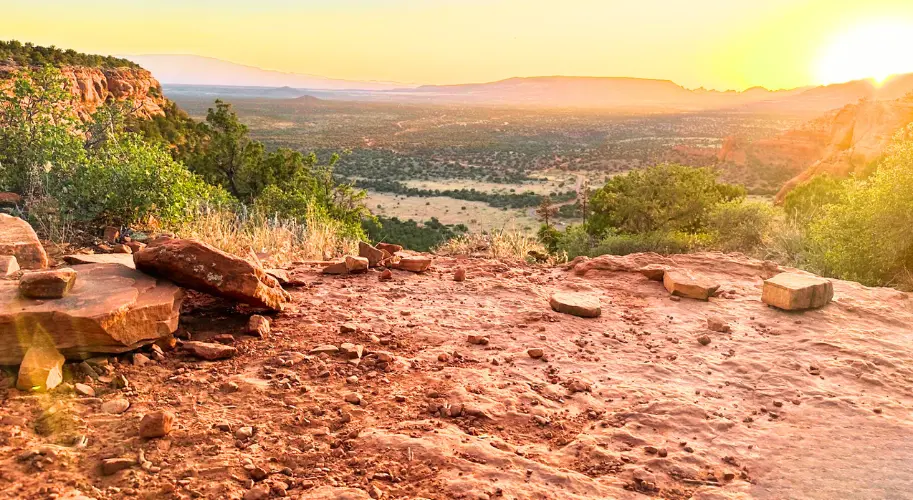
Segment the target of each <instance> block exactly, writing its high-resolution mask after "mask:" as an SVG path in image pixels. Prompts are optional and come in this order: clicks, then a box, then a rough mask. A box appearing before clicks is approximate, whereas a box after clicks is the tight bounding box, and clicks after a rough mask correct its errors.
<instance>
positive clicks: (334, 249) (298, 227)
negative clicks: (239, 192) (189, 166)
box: [174, 210, 358, 266]
mask: <svg viewBox="0 0 913 500" xmlns="http://www.w3.org/2000/svg"><path fill="white" fill-rule="evenodd" d="M174 232H175V234H177V235H178V236H180V237H182V238H194V239H198V240H200V241H203V242H206V243H208V244H210V245H212V246H214V247H216V248H218V249H220V250H222V251H225V252H228V253H231V254H234V255H239V256H242V257H245V256H247V255H248V253H249V250H251V249H252V250H254V251H255V252H257V253H261V254H266V255H267V257H265V258H264V259H263V260H264V263H265V264H268V265H270V266H284V265H287V264H289V263H291V262H293V261H301V260H327V259H332V258H334V257H338V256H340V255H344V254H351V253H353V252H357V248H358V241H357V240H354V239H349V238H345V237H343V236H342V230H341V227H340V226H339V224H338V223H336V222H334V221H327V220H325V219H323V218H319V217H317V216H316V215H314V214H312V213H309V214H308V217H307V219H306V221H305V223H303V224H302V223H299V222H296V221H291V220H282V219H277V218H271V217H266V216H264V215H262V214H260V213H256V212H254V213H234V212H231V211H227V210H203V211H201V212H200V213H198V214H197V215H196V216H195V217H193V218H192V219H190V220H188V221H186V222H184V223H183V224H181V225H180V226H178V227H176V228H174Z"/></svg>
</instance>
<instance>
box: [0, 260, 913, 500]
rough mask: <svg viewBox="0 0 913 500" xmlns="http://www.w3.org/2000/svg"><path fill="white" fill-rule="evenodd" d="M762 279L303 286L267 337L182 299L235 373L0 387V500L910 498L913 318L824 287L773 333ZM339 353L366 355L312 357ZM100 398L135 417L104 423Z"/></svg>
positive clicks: (755, 266)
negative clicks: (165, 423) (582, 310)
mask: <svg viewBox="0 0 913 500" xmlns="http://www.w3.org/2000/svg"><path fill="white" fill-rule="evenodd" d="M649 263H664V264H670V263H671V264H674V265H675V266H677V267H680V268H684V269H688V270H691V271H692V272H696V273H701V274H704V275H707V276H709V277H712V278H714V279H716V280H717V281H719V282H720V283H721V285H722V288H721V290H722V293H721V294H720V296H719V297H714V298H711V300H710V301H709V302H699V301H692V300H689V299H681V300H672V299H670V297H669V295H668V293H667V292H666V291H665V289H664V288H663V287H662V285H661V284H659V283H656V282H653V281H649V280H648V279H646V278H645V277H643V276H641V275H640V274H638V273H636V272H631V271H632V270H633V269H636V268H638V267H640V266H642V265H645V264H649ZM459 267H462V268H464V269H465V270H466V271H467V276H468V279H467V280H466V281H465V282H455V281H454V280H453V279H452V276H453V272H454V270H455V269H457V268H459ZM769 273H770V270H769V268H766V267H765V266H764V265H763V263H761V262H759V261H755V260H750V259H747V258H744V257H741V256H734V255H721V254H694V255H683V256H675V257H672V258H669V259H666V258H663V257H659V256H655V255H634V256H628V257H625V258H613V257H602V258H598V259H593V260H591V261H588V262H581V263H578V264H577V266H576V268H575V269H570V270H568V269H562V268H557V267H529V266H526V265H510V264H506V263H503V262H498V261H489V260H482V259H455V258H439V259H437V260H436V261H435V265H434V267H433V268H432V270H431V271H429V272H427V273H424V274H412V273H406V272H399V271H394V279H393V280H392V281H388V282H382V281H379V280H378V279H377V278H378V273H377V272H374V271H372V272H371V273H369V274H367V275H360V276H349V277H325V276H322V275H319V274H318V273H317V269H316V268H310V267H307V266H300V267H298V268H295V269H292V274H293V275H294V276H295V277H297V278H299V279H301V280H303V281H305V282H306V283H307V286H305V287H301V288H295V289H291V290H290V291H291V294H292V297H293V302H292V305H291V306H290V307H289V309H288V310H287V311H286V312H284V313H281V314H278V315H276V316H275V317H274V318H273V333H272V335H271V337H270V338H269V339H257V338H253V337H246V336H243V335H241V333H240V332H242V331H243V330H244V325H245V324H246V319H247V316H246V314H245V313H244V311H239V310H238V309H237V308H236V306H233V305H231V304H228V303H224V302H221V301H217V300H215V299H210V298H208V297H204V296H200V295H193V296H191V299H190V300H188V301H187V303H186V304H185V309H186V312H185V314H184V315H183V319H182V321H183V324H182V327H181V331H182V332H183V333H185V334H190V335H191V336H192V338H193V339H195V340H206V339H209V338H211V337H213V336H215V335H217V334H226V333H229V334H236V335H235V340H234V342H235V344H234V345H235V346H236V347H237V348H238V350H239V354H238V355H237V356H236V357H234V358H232V359H229V360H225V361H216V362H205V361H199V360H196V359H193V358H190V357H187V356H186V355H185V354H183V353H182V352H181V351H180V349H179V350H175V351H170V352H166V353H165V359H164V360H163V361H161V362H154V363H152V364H147V365H145V366H134V365H133V364H130V363H129V362H128V361H126V357H123V358H121V360H119V361H116V360H115V361H116V362H115V364H114V373H116V374H121V375H124V376H125V377H126V378H127V380H128V381H129V388H127V389H119V390H115V389H106V388H102V387H96V389H97V392H98V394H97V396H96V397H77V396H75V395H72V394H65V393H60V392H56V393H53V394H51V395H29V394H26V393H22V392H19V391H17V390H16V389H12V388H10V389H0V398H2V399H0V402H2V405H0V417H2V419H0V491H2V492H3V494H2V495H0V496H3V497H4V498H71V499H75V498H85V497H89V498H97V499H110V498H133V497H139V498H242V497H243V498H248V499H253V498H267V497H270V496H280V495H288V496H290V497H293V498H316V499H336V498H340V499H346V498H347V499H363V498H380V497H383V498H394V499H395V498H430V499H438V498H441V499H444V498H448V499H449V498H464V499H495V498H505V499H556V500H558V499H597V498H599V499H602V498H646V497H648V496H652V497H662V498H673V499H677V498H695V499H722V498H743V499H747V498H761V499H764V498H767V499H783V498H811V499H833V498H872V499H874V498H894V499H900V498H913V470H911V468H910V464H911V463H913V446H911V443H913V417H911V408H913V390H911V388H913V359H911V358H913V300H911V296H910V295H909V294H904V293H901V292H897V291H895V290H891V289H871V288H865V287H862V286H860V285H857V284H855V283H848V282H840V281H836V282H835V287H834V288H835V293H836V294H835V300H834V302H833V303H831V304H830V305H828V306H826V307H825V308H823V309H821V310H817V311H810V312H806V313H786V312H782V311H778V310H774V309H771V308H768V307H767V306H765V305H764V304H763V303H761V301H760V300H759V297H760V292H761V282H762V278H764V277H768V276H769ZM560 290H564V291H568V290H570V291H577V292H580V293H586V294H590V295H593V296H596V297H598V298H599V299H600V301H601V304H602V316H601V317H599V318H596V319H583V318H578V317H573V316H568V315H563V314H559V313H556V312H553V311H552V310H551V309H550V308H549V305H548V297H549V295H550V294H551V293H552V292H555V291H560ZM709 317H715V318H721V319H722V320H723V321H724V322H725V323H728V324H729V326H730V327H731V333H717V332H710V331H709V330H708V329H707V319H708V318H709ZM342 325H347V326H354V327H355V330H356V331H355V332H349V333H342V331H348V330H349V328H348V327H347V328H341V327H342ZM469 335H488V336H489V339H490V343H488V344H487V345H480V344H470V343H469V342H468V341H467V339H468V336H469ZM702 335H708V336H709V337H710V343H709V344H708V345H702V344H701V343H699V342H698V340H697V339H698V337H700V336H702ZM346 342H350V343H353V344H361V345H364V346H365V349H366V351H367V352H375V353H377V352H378V351H381V352H382V354H381V355H380V356H374V357H372V358H365V360H363V361H362V363H360V364H356V363H354V362H352V361H349V360H346V359H344V358H343V357H342V356H338V355H326V354H320V355H316V354H315V355H310V354H308V353H309V351H310V350H311V349H313V348H314V347H316V346H319V345H322V344H333V345H335V346H340V345H341V344H342V343H346ZM530 348H542V349H543V350H544V353H545V356H544V358H542V359H532V358H531V357H529V356H528V355H527V350H528V349H530ZM387 355H389V356H390V357H392V361H390V362H388V363H386V366H385V367H384V366H383V365H384V363H382V362H381V363H376V362H367V360H368V359H374V360H382V359H387V358H386V356H387ZM112 360H114V358H112ZM370 365H373V366H370ZM353 377H355V378H353ZM353 393H355V394H353ZM115 398H127V399H128V400H129V402H130V407H129V409H127V411H126V412H124V413H123V414H119V415H117V414H109V413H104V412H102V411H101V405H102V404H103V402H106V401H110V400H112V399H115ZM359 400H360V401H359ZM350 401H359V402H360V404H357V405H356V404H353V403H352V402H350ZM153 410H170V411H173V412H174V413H175V414H176V415H177V417H176V421H175V430H173V431H172V432H171V434H170V435H168V436H166V437H164V438H161V439H152V440H142V439H140V438H139V437H138V432H137V430H138V427H139V419H140V417H141V416H142V415H143V414H145V413H147V412H150V411H153ZM39 424H40V425H39ZM79 436H84V437H85V438H87V441H86V442H85V445H84V446H82V447H79V446H73V443H74V439H76V438H78V437H79ZM76 442H79V440H78V439H77V441H76ZM32 450H34V451H32ZM140 452H142V454H143V456H144V460H145V461H148V462H150V463H151V464H147V467H145V468H143V467H140V466H138V465H136V466H133V467H129V468H127V469H126V470H123V471H120V472H117V473H115V474H113V475H107V476H105V475H102V474H101V471H100V463H101V461H102V460H103V459H107V458H118V457H124V458H128V459H135V458H137V457H138V455H139V454H140ZM77 491H78V492H81V494H82V495H85V497H80V496H79V495H78V494H77V493H76V492H77Z"/></svg>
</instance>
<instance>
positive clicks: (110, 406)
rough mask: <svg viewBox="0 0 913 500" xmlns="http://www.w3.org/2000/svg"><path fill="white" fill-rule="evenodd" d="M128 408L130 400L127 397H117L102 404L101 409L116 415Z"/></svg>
mask: <svg viewBox="0 0 913 500" xmlns="http://www.w3.org/2000/svg"><path fill="white" fill-rule="evenodd" d="M128 408H130V401H129V400H127V398H115V399H112V400H110V401H105V402H104V403H102V404H101V411H103V412H105V413H111V414H114V415H120V414H121V413H123V412H125V411H127V409H128Z"/></svg>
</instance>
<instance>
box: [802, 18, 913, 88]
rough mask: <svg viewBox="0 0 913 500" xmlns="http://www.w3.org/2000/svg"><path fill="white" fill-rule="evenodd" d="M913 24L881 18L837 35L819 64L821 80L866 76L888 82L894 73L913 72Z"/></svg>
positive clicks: (854, 78) (830, 81)
mask: <svg viewBox="0 0 913 500" xmlns="http://www.w3.org/2000/svg"><path fill="white" fill-rule="evenodd" d="M910 47H913V24H911V23H903V22H897V21H879V22H872V23H868V24H862V25H859V26H857V27H855V28H853V29H851V30H849V31H846V32H843V33H841V34H839V35H837V36H835V37H834V39H833V40H831V42H830V43H829V44H828V45H827V46H826V47H825V49H824V50H823V51H822V54H821V57H820V58H819V60H818V65H817V72H816V73H817V78H818V81H819V82H820V83H823V84H830V83H841V82H847V81H850V80H859V79H864V78H871V79H874V80H875V81H876V82H879V83H881V82H884V81H885V80H886V79H888V78H889V77H890V76H891V75H896V74H900V73H911V72H913V51H911V50H910Z"/></svg>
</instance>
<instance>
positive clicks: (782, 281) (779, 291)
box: [761, 273, 834, 311]
mask: <svg viewBox="0 0 913 500" xmlns="http://www.w3.org/2000/svg"><path fill="white" fill-rule="evenodd" d="M833 298H834V285H833V283H831V281H830V280H826V279H824V278H819V277H817V276H809V275H805V274H798V273H781V274H778V275H776V276H774V277H773V278H770V279H769V280H766V281H764V288H763V290H762V292H761V301H763V302H764V303H765V304H767V305H770V306H773V307H776V308H778V309H784V310H786V311H801V310H805V309H817V308H819V307H824V306H825V305H827V304H828V303H829V302H830V301H831V300H832V299H833Z"/></svg>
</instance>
